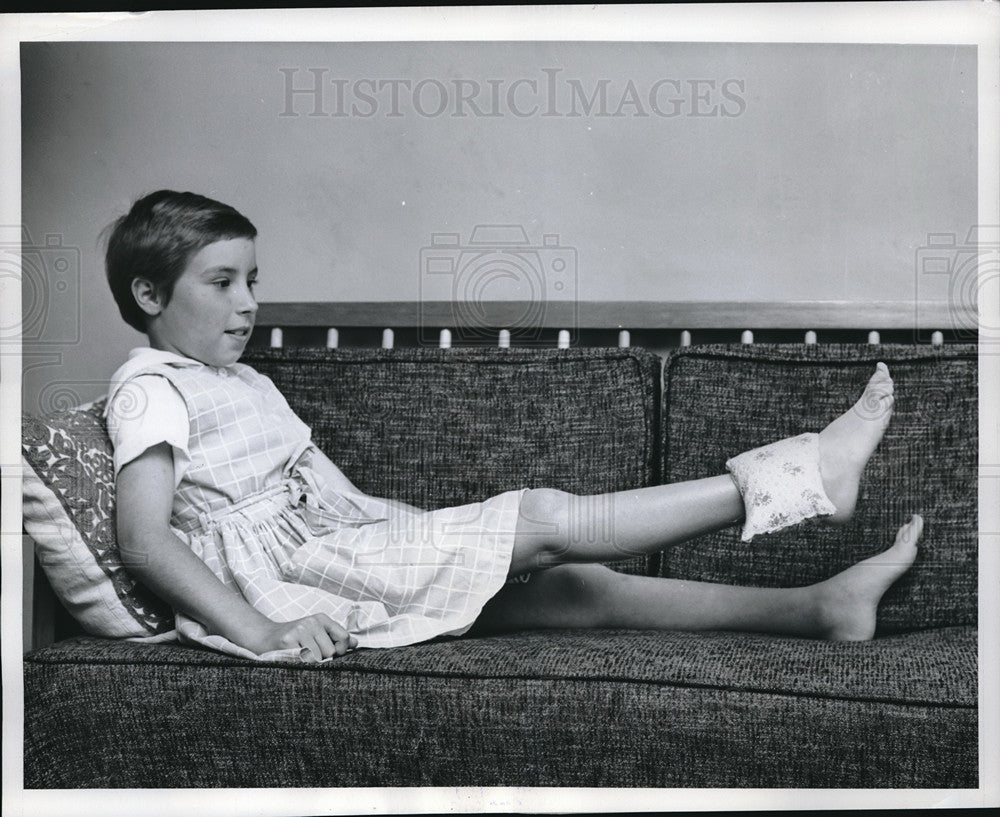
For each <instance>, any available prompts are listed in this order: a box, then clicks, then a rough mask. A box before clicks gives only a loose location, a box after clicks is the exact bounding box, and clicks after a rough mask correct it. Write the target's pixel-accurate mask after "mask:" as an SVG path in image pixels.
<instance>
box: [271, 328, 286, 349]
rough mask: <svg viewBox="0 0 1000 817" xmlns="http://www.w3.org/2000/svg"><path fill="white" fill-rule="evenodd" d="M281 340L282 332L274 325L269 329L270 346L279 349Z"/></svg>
mask: <svg viewBox="0 0 1000 817" xmlns="http://www.w3.org/2000/svg"><path fill="white" fill-rule="evenodd" d="M283 342H284V334H283V333H282V331H281V327H280V326H275V327H274V328H273V329H272V330H271V348H272V349H280V348H281V346H282V343H283Z"/></svg>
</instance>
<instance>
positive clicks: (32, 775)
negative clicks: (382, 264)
mask: <svg viewBox="0 0 1000 817" xmlns="http://www.w3.org/2000/svg"><path fill="white" fill-rule="evenodd" d="M975 660H976V633H975V630H974V629H973V628H969V627H956V628H944V629H939V630H929V631H926V632H920V633H910V634H901V635H895V636H890V637H886V638H881V639H877V640H875V641H873V642H867V643H829V642H821V641H811V640H800V639H789V638H779V637H773V636H746V635H737V634H733V633H723V632H712V633H701V634H690V633H672V632H646V631H596V632H593V631H592V632H586V631H554V632H542V633H539V632H525V633H518V634H513V635H507V636H496V637H484V638H464V639H447V640H440V641H436V642H431V643H428V644H423V645H418V646H414V647H407V648H400V649H396V650H391V651H378V650H364V651H358V652H355V653H352V654H350V655H348V656H345V657H344V658H342V659H339V660H337V661H336V662H333V663H332V664H329V665H326V666H321V667H316V666H308V665H283V664H275V665H261V664H258V663H255V662H250V661H242V660H240V659H235V658H230V657H227V656H223V655H221V654H216V653H211V652H206V651H202V650H196V649H192V648H188V647H183V646H178V645H158V646H153V645H144V644H136V643H130V642H116V641H105V640H96V639H92V638H81V639H75V640H71V641H67V642H63V643H61V644H58V645H54V646H52V647H49V648H45V649H43V650H40V651H37V652H35V653H32V654H30V655H29V656H27V658H26V664H25V673H26V684H25V702H26V709H27V710H28V711H30V712H32V713H34V715H33V717H32V718H31V719H29V721H28V722H27V723H26V725H25V726H26V733H25V775H26V777H25V781H26V786H28V787H48V786H65V787H74V786H85V787H86V786H95V787H102V786H106V787H118V786H122V787H144V786H154V787H155V786H264V787H271V786H287V785H296V786H374V785H397V786H399V785H434V786H460V785H531V786H552V785H557V786H558V785H567V786H777V787H787V786H794V787H809V786H831V787H837V786H847V787H861V786H872V787H878V786H928V787H964V786H974V785H976V782H975V781H976V778H977V745H978V744H977V711H976V699H977V698H976V669H975ZM67 690H73V691H74V694H73V695H72V696H68V695H67ZM137 758H141V759H142V760H141V762H138V763H137Z"/></svg>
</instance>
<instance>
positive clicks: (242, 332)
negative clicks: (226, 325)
mask: <svg viewBox="0 0 1000 817" xmlns="http://www.w3.org/2000/svg"><path fill="white" fill-rule="evenodd" d="M226 334H227V335H236V337H238V338H245V337H247V336H248V335H249V334H250V327H249V326H243V327H240V328H239V329H227V330H226Z"/></svg>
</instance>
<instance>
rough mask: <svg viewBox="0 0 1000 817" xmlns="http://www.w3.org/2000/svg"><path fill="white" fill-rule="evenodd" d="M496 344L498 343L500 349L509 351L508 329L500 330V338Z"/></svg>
mask: <svg viewBox="0 0 1000 817" xmlns="http://www.w3.org/2000/svg"><path fill="white" fill-rule="evenodd" d="M498 343H499V345H500V348H501V349H509V348H510V330H509V329H501V330H500V338H499V340H498Z"/></svg>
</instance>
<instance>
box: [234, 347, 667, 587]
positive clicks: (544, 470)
mask: <svg viewBox="0 0 1000 817" xmlns="http://www.w3.org/2000/svg"><path fill="white" fill-rule="evenodd" d="M243 361H244V362H245V363H248V364H249V365H251V366H253V367H254V368H255V369H257V370H258V371H260V372H262V373H264V374H266V375H268V376H269V377H271V379H272V380H274V382H275V383H276V384H277V386H278V388H279V390H280V391H281V392H282V393H283V394H284V395H285V397H286V398H287V399H288V401H289V403H290V404H291V406H292V408H293V409H294V410H295V411H296V413H298V414H299V416H300V417H301V418H302V419H303V420H304V421H305V422H306V423H307V424H308V425H310V426H311V427H312V432H313V440H314V441H315V442H316V443H317V445H318V446H319V447H320V448H321V449H323V451H324V452H325V453H326V454H327V455H328V456H329V457H330V459H332V460H333V461H334V462H335V463H337V465H339V466H340V467H341V468H342V469H343V470H344V472H345V473H346V474H347V476H348V477H349V478H350V479H351V480H352V481H353V482H354V484H355V485H357V486H358V487H359V488H360V489H361V490H363V491H365V492H366V493H369V494H371V495H374V496H385V497H390V498H393V499H401V500H403V501H405V502H409V503H411V504H413V505H416V506H417V507H421V508H428V509H431V508H440V507H447V506H449V505H458V504H463V503H466V502H472V501H477V500H480V499H484V498H486V497H489V496H492V495H494V494H498V493H500V492H502V491H506V490H510V489H513V488H520V487H543V486H544V487H553V488H561V489H564V490H567V491H572V492H575V493H580V494H595V493H603V492H606V491H615V490H622V489H626V488H638V487H643V486H646V485H650V484H653V483H654V482H655V479H656V468H657V459H658V457H657V454H656V449H657V440H656V438H657V434H658V425H657V422H656V411H657V402H658V399H659V375H660V366H661V361H660V358H659V357H658V356H656V355H654V354H652V353H650V352H647V351H644V350H641V349H595V348H581V349H567V350H553V349H546V350H538V349H445V350H442V349H431V348H415V349H394V350H382V349H343V350H326V349H267V350H249V351H248V352H247V354H246V355H244V358H243ZM614 564H615V566H616V567H617V568H619V569H621V570H625V571H628V572H643V571H644V570H645V564H646V562H645V559H641V558H636V557H635V556H634V555H632V554H623V558H622V559H621V560H616V561H615V562H614Z"/></svg>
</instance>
